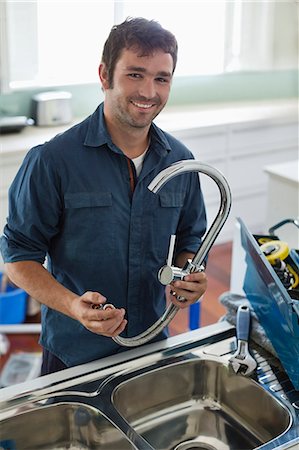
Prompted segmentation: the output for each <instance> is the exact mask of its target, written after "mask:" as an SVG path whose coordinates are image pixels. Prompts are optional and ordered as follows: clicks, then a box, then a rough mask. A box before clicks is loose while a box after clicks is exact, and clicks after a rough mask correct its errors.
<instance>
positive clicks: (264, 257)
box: [238, 219, 299, 390]
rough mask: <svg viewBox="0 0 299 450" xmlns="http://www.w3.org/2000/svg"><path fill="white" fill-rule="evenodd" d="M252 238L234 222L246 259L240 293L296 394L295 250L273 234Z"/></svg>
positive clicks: (298, 282) (298, 295)
mask: <svg viewBox="0 0 299 450" xmlns="http://www.w3.org/2000/svg"><path fill="white" fill-rule="evenodd" d="M290 221H292V222H293V223H294V225H296V226H298V228H299V223H298V221H297V220H293V219H286V220H284V221H282V222H280V223H279V224H276V225H274V226H273V227H272V228H270V229H269V234H268V235H252V234H251V233H250V232H249V230H248V229H247V227H246V225H245V224H244V222H243V221H242V220H241V219H238V222H239V225H240V232H241V243H242V247H243V248H244V250H245V253H246V256H245V260H246V264H247V269H246V274H245V278H244V285H243V289H244V292H245V293H246V297H247V299H248V300H249V302H250V304H251V306H252V308H253V309H254V311H255V313H256V315H257V317H258V319H259V322H260V323H261V325H262V327H263V328H264V330H265V332H266V334H267V337H268V339H269V340H270V342H271V344H272V345H273V347H274V349H275V352H276V354H277V355H278V358H279V360H280V362H281V364H282V365H283V367H284V369H285V371H286V372H287V374H288V376H289V378H290V380H291V382H292V384H293V385H294V388H295V389H296V390H299V250H298V249H289V248H288V245H287V243H285V242H282V241H280V240H279V238H278V237H277V236H276V235H275V234H274V230H276V229H277V228H279V227H280V226H282V225H284V224H285V223H288V222H290Z"/></svg>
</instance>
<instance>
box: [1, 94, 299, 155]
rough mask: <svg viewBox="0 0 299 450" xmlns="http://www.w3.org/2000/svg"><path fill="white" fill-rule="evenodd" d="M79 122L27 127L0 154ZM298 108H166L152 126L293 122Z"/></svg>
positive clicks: (282, 104)
mask: <svg viewBox="0 0 299 450" xmlns="http://www.w3.org/2000/svg"><path fill="white" fill-rule="evenodd" d="M82 119H83V118H76V119H75V120H74V121H73V122H72V123H70V124H68V125H62V126H55V127H36V126H32V127H27V128H25V129H23V130H22V131H21V132H19V133H11V134H6V135H2V136H1V141H0V142H1V146H0V153H2V154H4V153H11V152H20V151H26V152H27V151H28V150H29V149H30V148H31V147H33V146H35V145H38V144H41V143H43V142H45V141H48V140H49V139H51V138H52V137H53V136H55V135H56V134H58V133H62V132H63V131H65V130H66V129H68V128H70V127H71V126H72V125H75V124H76V123H79V122H80V121H81V120H82ZM297 120H298V107H297V102H296V101H295V100H275V101H270V102H269V101H268V102H264V101H263V102H247V103H243V102H242V103H230V104H227V103H225V104H208V105H185V106H177V107H173V106H167V107H166V108H165V109H164V110H163V111H162V112H161V114H160V115H159V116H158V117H157V118H156V119H155V123H156V124H157V125H158V126H159V127H161V128H162V129H164V130H165V131H168V132H170V133H171V132H176V131H180V130H188V129H196V128H207V127H217V126H225V125H231V124H244V125H245V124H246V123H250V124H252V123H260V122H265V121H266V122H271V123H284V122H287V121H291V122H297Z"/></svg>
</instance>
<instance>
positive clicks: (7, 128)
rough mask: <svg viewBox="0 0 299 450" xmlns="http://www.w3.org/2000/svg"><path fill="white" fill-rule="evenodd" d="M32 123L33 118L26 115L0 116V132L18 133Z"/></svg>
mask: <svg viewBox="0 0 299 450" xmlns="http://www.w3.org/2000/svg"><path fill="white" fill-rule="evenodd" d="M31 125H34V120H32V119H31V118H30V117H26V116H10V117H0V134H7V133H18V132H19V131H21V130H23V128H25V127H28V126H31Z"/></svg>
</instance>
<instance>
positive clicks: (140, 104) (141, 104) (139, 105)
mask: <svg viewBox="0 0 299 450" xmlns="http://www.w3.org/2000/svg"><path fill="white" fill-rule="evenodd" d="M132 103H133V104H134V105H135V106H138V108H144V109H148V108H151V107H152V106H153V105H145V104H144V103H136V102H132Z"/></svg>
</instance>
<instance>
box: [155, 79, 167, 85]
mask: <svg viewBox="0 0 299 450" xmlns="http://www.w3.org/2000/svg"><path fill="white" fill-rule="evenodd" d="M156 81H158V83H161V84H167V83H169V79H168V78H163V77H159V78H156Z"/></svg>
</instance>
